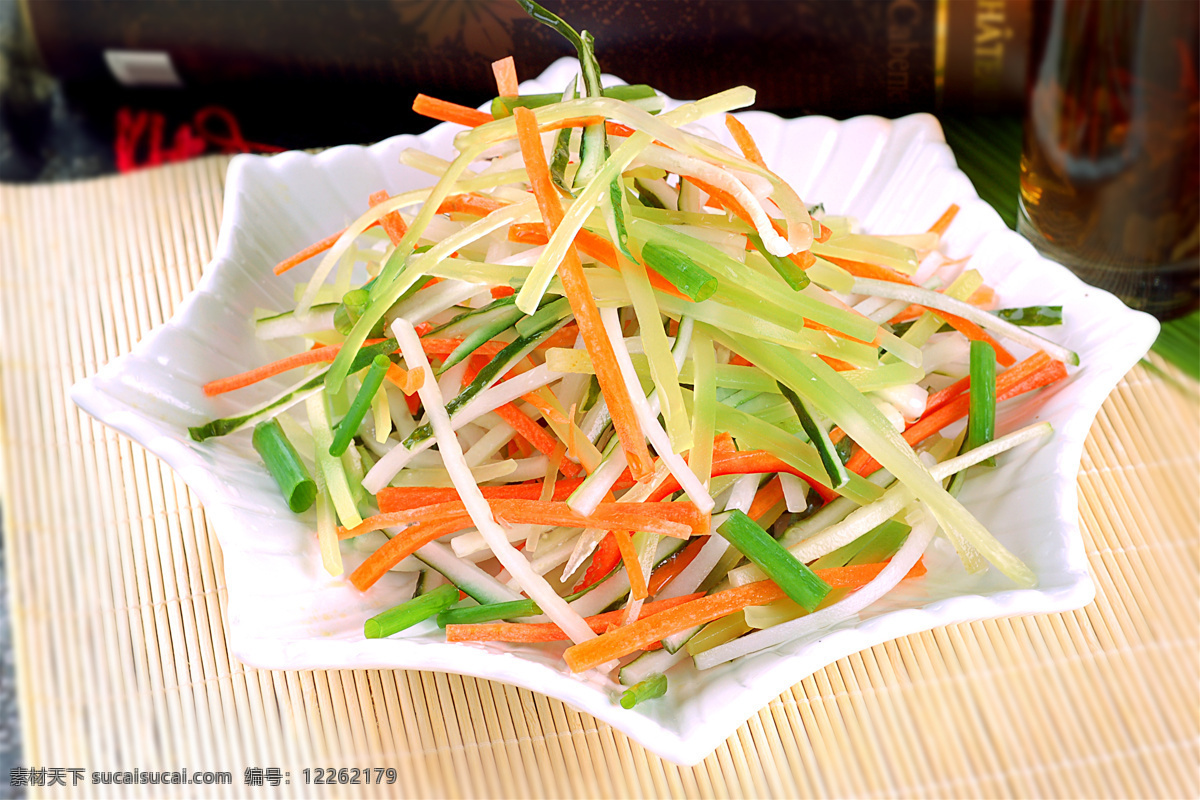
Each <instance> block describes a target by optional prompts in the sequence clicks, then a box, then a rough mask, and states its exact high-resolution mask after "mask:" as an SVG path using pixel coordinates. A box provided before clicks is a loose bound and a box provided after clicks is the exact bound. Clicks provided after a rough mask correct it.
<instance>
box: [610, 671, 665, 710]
mask: <svg viewBox="0 0 1200 800" xmlns="http://www.w3.org/2000/svg"><path fill="white" fill-rule="evenodd" d="M666 693H667V676H666V675H663V674H662V673H661V672H659V673H657V674H655V675H651V676H650V677H649V678H646V680H644V681H638V682H637V683H635V684H634V685H633V686H630V687H629V688H628V689H626V690H625V691H624V692H622V693H621V699H620V701H619V702H620V703H621V708H633V707H634V706H636V705H637V704H638V703H644V702H646V701H647V700H653V699H654V698H656V697H662V696H663V695H664V694H666Z"/></svg>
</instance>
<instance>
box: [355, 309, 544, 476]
mask: <svg viewBox="0 0 1200 800" xmlns="http://www.w3.org/2000/svg"><path fill="white" fill-rule="evenodd" d="M397 321H399V320H397ZM422 355H424V352H422ZM561 377H562V373H561V372H554V371H553V370H551V369H549V368H548V367H546V365H545V364H542V365H541V366H537V367H534V368H533V369H531V370H529V371H528V372H523V373H521V374H520V375H517V376H516V377H513V378H509V379H508V380H506V381H503V382H502V383H499V384H497V385H495V386H493V387H492V388H490V389H486V390H484V391H482V392H480V393H479V394H478V395H476V397H475V399H474V400H472V401H471V402H469V403H467V404H466V405H465V406H463V407H462V408H461V409H460V410H459V412H458V413H457V414H455V415H454V417H453V419H452V420H451V421H452V423H453V425H454V427H455V428H461V427H462V426H463V425H466V424H467V423H468V422H474V421H475V420H477V419H479V418H480V417H482V416H483V415H484V414H487V413H488V412H490V411H495V410H496V409H497V408H499V407H500V406H502V405H504V404H505V403H511V402H512V401H514V400H516V399H517V398H518V397H520V396H521V395H523V394H527V393H529V392H532V391H533V390H534V389H540V388H542V387H543V386H545V385H546V384H548V383H552V382H554V381H556V380H558V379H559V378H561ZM439 394H441V393H440V392H439ZM397 427H399V426H397ZM433 445H434V440H433V437H432V436H431V437H428V438H426V439H423V440H422V441H420V442H418V443H417V444H416V446H415V447H413V449H411V450H409V449H408V448H406V447H405V446H404V445H403V444H398V445H396V446H395V447H393V448H392V449H391V450H389V451H388V452H387V455H385V456H384V457H383V458H381V459H379V460H378V461H377V462H375V466H373V467H371V469H370V471H369V472H367V474H366V476H365V477H364V478H363V488H364V489H366V490H367V492H369V493H370V494H376V493H378V492H379V490H380V489H382V488H383V487H384V486H387V485H388V481H390V480H391V479H392V478H394V477H395V476H396V474H397V473H398V472H400V470H402V469H404V467H405V466H407V464H408V463H409V461H411V460H412V458H413V456H415V455H416V454H417V453H423V452H425V451H426V450H428V449H429V448H430V447H432V446H433Z"/></svg>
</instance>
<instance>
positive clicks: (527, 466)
mask: <svg viewBox="0 0 1200 800" xmlns="http://www.w3.org/2000/svg"><path fill="white" fill-rule="evenodd" d="M513 464H514V468H513V471H512V473H511V474H510V475H506V476H505V479H506V481H507V482H508V483H520V482H524V481H531V480H533V479H535V478H542V477H545V475H546V469H547V467H548V466H549V465H550V459H548V458H546V456H532V457H530V458H518V459H517V460H516V461H514V462H513Z"/></svg>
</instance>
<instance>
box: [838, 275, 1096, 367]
mask: <svg viewBox="0 0 1200 800" xmlns="http://www.w3.org/2000/svg"><path fill="white" fill-rule="evenodd" d="M854 291H855V293H857V294H870V295H875V296H876V297H890V298H892V299H893V300H905V301H907V302H909V303H916V304H917V305H921V306H925V307H926V308H934V309H937V310H939V311H948V312H950V313H951V314H957V315H958V316H960V317H962V318H963V319H966V320H969V321H971V322H974V323H975V324H976V325H978V326H979V327H981V328H983V329H984V330H987V331H991V332H993V333H996V334H999V335H1000V336H1003V337H1004V338H1006V339H1010V340H1012V341H1014V342H1017V343H1018V344H1023V345H1025V346H1026V347H1029V348H1032V349H1034V350H1045V351H1046V354H1047V355H1049V356H1050V357H1051V358H1057V359H1058V360H1059V361H1062V362H1064V363H1067V364H1071V365H1073V366H1078V364H1079V355H1078V354H1077V353H1075V352H1074V351H1072V350H1068V349H1067V348H1065V347H1063V346H1062V345H1059V344H1055V343H1054V342H1052V341H1050V340H1049V339H1043V338H1042V337H1041V336H1038V335H1037V334H1036V333H1033V332H1031V331H1030V330H1029V329H1028V328H1022V327H1021V326H1020V325H1014V324H1012V323H1011V322H1008V321H1006V320H1003V319H1000V318H999V317H997V316H996V315H995V314H989V313H988V312H986V311H984V310H982V309H980V308H977V307H975V306H973V305H971V304H970V303H964V302H963V301H961V300H955V299H954V298H953V297H947V296H946V295H944V294H942V293H940V292H931V291H929V290H928V289H922V288H921V287H919V286H906V285H904V284H901V283H892V282H891V281H877V280H874V279H872V278H855V279H854Z"/></svg>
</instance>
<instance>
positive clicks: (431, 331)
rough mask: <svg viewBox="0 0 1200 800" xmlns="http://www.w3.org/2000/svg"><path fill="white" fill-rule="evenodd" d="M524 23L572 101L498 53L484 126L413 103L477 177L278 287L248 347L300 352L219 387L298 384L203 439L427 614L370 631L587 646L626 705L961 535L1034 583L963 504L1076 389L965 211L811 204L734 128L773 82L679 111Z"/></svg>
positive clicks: (368, 574)
mask: <svg viewBox="0 0 1200 800" xmlns="http://www.w3.org/2000/svg"><path fill="white" fill-rule="evenodd" d="M526 5H527V7H528V8H529V10H530V11H531V13H533V14H534V15H535V16H536V17H537V18H538V19H539V20H541V21H543V22H546V23H547V24H550V25H552V26H553V27H555V28H557V29H558V30H560V31H561V32H563V33H564V35H566V36H567V37H568V38H569V39H571V41H572V42H573V43H574V44H575V45H576V47H577V49H578V50H579V55H580V60H581V65H582V74H581V76H580V78H579V79H578V80H573V81H572V82H571V85H569V86H566V87H564V90H563V92H562V94H561V96H558V95H554V96H546V95H535V96H521V95H520V94H519V92H518V89H517V79H516V71H515V67H514V64H513V61H512V59H505V60H504V61H502V62H497V64H496V65H494V71H495V74H496V80H497V86H498V89H499V92H498V96H497V98H496V100H495V101H494V102H493V103H492V104H491V113H487V112H481V111H476V110H474V109H469V108H464V107H461V106H457V105H454V104H451V103H446V102H443V101H440V100H436V99H432V98H428V97H425V96H419V97H418V98H417V100H416V102H415V103H414V109H415V110H417V111H418V112H420V113H422V114H426V115H428V116H431V117H433V118H435V119H439V120H443V121H447V122H451V123H455V124H459V125H462V126H465V129H464V130H462V132H460V133H459V134H458V135H457V137H456V139H455V147H456V149H457V155H456V157H454V158H453V160H451V161H445V160H442V159H440V158H437V157H435V156H432V155H429V154H427V153H424V152H420V151H416V150H410V151H408V152H406V153H405V154H404V155H403V156H402V158H401V160H402V162H403V163H404V164H406V165H408V166H410V167H414V168H416V169H419V170H424V171H426V172H428V173H430V174H432V175H434V176H436V177H437V182H436V183H435V184H434V185H433V186H432V187H430V188H426V189H420V190H415V191H408V192H404V193H401V194H397V195H389V194H388V193H387V192H386V191H380V192H379V193H377V194H374V195H371V196H370V197H369V198H363V205H364V213H363V214H362V216H361V217H359V218H358V219H357V220H355V221H354V222H353V223H352V224H351V225H350V226H349V227H348V228H346V229H345V230H343V231H340V232H335V233H332V234H329V232H328V231H315V232H314V234H315V235H319V236H325V238H324V239H322V240H321V241H319V242H317V243H316V244H314V245H312V246H311V247H308V248H305V249H304V250H302V251H301V252H299V253H297V254H295V255H294V256H292V257H290V258H287V259H285V260H284V261H282V262H280V263H279V264H278V265H276V266H275V268H274V272H275V273H276V274H277V275H279V274H283V273H287V274H288V278H286V279H284V278H268V279H271V280H288V279H295V277H296V275H297V274H300V273H303V277H302V278H301V279H300V280H299V282H297V283H296V291H295V298H296V303H295V306H294V307H293V308H291V309H286V310H279V309H274V310H270V311H263V312H262V313H260V315H259V317H258V319H256V321H255V326H256V331H257V334H258V336H260V337H262V338H264V339H278V340H282V341H284V342H287V343H293V342H294V343H297V344H298V346H297V350H296V353H295V355H292V356H289V357H287V358H284V359H282V360H280V361H277V362H274V363H271V364H267V365H264V366H262V367H259V368H257V369H255V370H252V371H250V372H247V373H245V374H241V375H234V376H231V377H226V378H222V379H219V380H214V381H212V382H211V383H209V384H208V385H207V386H206V387H205V391H206V392H207V393H208V394H210V395H220V394H225V393H228V392H235V391H237V390H240V389H242V388H244V387H247V386H251V385H255V384H259V383H260V382H261V381H264V380H266V379H268V378H272V377H274V376H278V375H284V374H285V373H286V375H287V376H288V377H289V378H292V379H294V383H293V384H292V385H291V386H289V387H288V388H287V389H285V390H283V391H278V392H277V393H276V394H275V395H274V396H272V397H271V398H270V399H268V400H267V401H265V402H263V403H261V404H259V405H257V406H255V407H253V408H249V409H245V410H243V411H241V412H240V413H238V414H236V415H234V416H230V417H225V418H222V419H217V420H214V421H212V422H210V423H208V424H206V425H203V426H198V427H196V428H193V429H192V430H191V433H192V436H193V438H195V439H197V440H204V439H207V438H211V437H214V436H223V435H227V434H232V433H235V432H237V431H242V430H251V429H252V430H253V442H254V446H255V448H256V449H257V450H258V452H259V453H260V454H261V456H262V458H263V461H264V462H265V464H266V466H267V468H268V469H269V470H270V472H271V474H272V475H273V476H274V477H275V478H276V480H277V481H278V483H279V486H280V488H281V490H282V492H283V494H284V496H285V499H286V500H287V502H288V504H289V506H290V507H291V508H292V510H293V511H296V512H299V513H308V511H309V509H315V526H316V536H317V538H318V540H319V542H320V552H321V557H322V559H323V561H324V565H325V568H326V569H327V570H328V571H329V573H330V574H332V575H341V574H343V570H344V567H343V558H344V557H345V558H346V560H347V561H352V562H353V565H352V566H353V568H352V569H351V570H350V571H349V573H348V574H347V576H346V579H347V580H349V581H350V582H351V583H352V584H353V585H354V586H355V587H357V589H358V590H360V591H363V592H368V593H369V592H371V591H372V588H373V587H375V586H376V584H377V583H379V582H380V581H385V582H387V583H388V584H389V587H390V590H389V597H392V596H395V595H396V594H397V593H404V594H405V595H407V596H410V597H411V598H412V599H411V600H409V601H408V602H405V603H403V604H402V605H400V606H397V607H396V608H392V609H389V610H387V611H385V612H384V613H382V614H380V615H378V616H377V617H373V618H372V619H370V620H366V621H365V626H364V632H365V635H367V636H389V635H394V634H396V633H398V632H400V631H402V630H405V629H407V628H410V627H412V626H414V625H416V624H417V623H420V622H423V621H426V620H436V623H437V624H439V625H441V626H442V627H443V628H444V629H445V635H446V638H447V640H449V641H455V642H494V641H502V642H522V643H530V645H529V646H533V647H546V646H547V645H545V644H543V643H545V642H557V641H564V642H569V643H570V644H569V646H568V647H567V648H566V650H565V652H564V653H563V657H564V659H565V662H566V665H567V666H568V667H569V668H570V669H571V670H573V671H576V672H578V671H583V670H590V669H599V670H605V671H610V670H614V669H619V670H620V671H619V673H618V677H619V680H620V681H621V683H623V684H627V685H629V686H630V687H632V688H630V689H629V691H627V692H626V693H625V696H623V697H622V700H621V702H622V704H623V705H626V706H629V705H632V704H633V703H636V702H639V701H644V700H647V699H649V698H652V697H656V696H658V695H661V694H662V693H663V692H664V691H665V690H666V680H665V679H664V678H663V677H662V676H663V673H665V672H666V671H667V670H669V669H670V668H671V667H673V666H674V665H676V664H678V663H681V662H683V661H687V660H691V661H693V662H694V664H695V666H696V667H699V668H701V669H705V668H709V667H712V666H715V665H717V664H720V663H723V662H725V661H728V660H730V659H734V658H738V657H741V656H744V655H747V654H750V653H754V652H757V651H759V650H762V649H764V648H767V647H771V646H773V645H776V644H778V643H780V642H783V641H787V640H790V639H795V638H799V637H804V636H809V635H811V634H812V633H814V632H819V631H821V630H824V629H827V628H829V627H830V626H833V625H836V624H838V623H839V622H841V621H844V620H847V619H852V618H854V617H856V615H857V614H858V613H859V612H860V611H861V610H862V609H864V608H865V607H867V606H868V605H869V604H870V603H872V602H874V601H875V600H877V599H878V598H879V597H881V596H882V595H883V594H885V593H886V592H888V591H889V590H891V589H892V588H893V587H895V586H896V585H897V584H898V583H899V582H900V581H902V580H905V579H919V577H920V576H921V575H922V574H924V571H925V567H924V565H923V561H922V554H923V553H924V552H925V550H926V548H927V547H928V546H929V545H930V542H931V540H932V539H933V538H934V536H935V534H938V532H939V531H940V532H941V535H944V536H945V537H946V538H947V539H948V541H949V542H950V543H951V544H952V545H953V547H954V548H955V550H956V551H957V553H958V555H959V556H960V558H961V559H962V562H963V564H964V565H965V568H966V569H968V570H970V571H978V570H982V569H986V568H988V567H989V565H990V566H991V567H992V568H995V569H998V570H1000V571H1001V572H1002V573H1003V574H1004V575H1006V576H1008V578H1010V579H1011V580H1012V581H1013V583H1014V584H1015V585H1019V586H1030V585H1032V584H1033V583H1034V576H1033V574H1032V572H1031V571H1030V570H1029V569H1028V567H1026V565H1025V564H1023V563H1022V562H1021V561H1020V560H1019V559H1018V558H1017V557H1016V556H1014V555H1013V554H1012V553H1011V552H1009V550H1008V549H1006V547H1005V546H1004V544H1003V543H1002V542H1000V541H997V540H996V538H995V537H993V536H992V535H991V534H990V533H989V532H988V531H987V530H986V529H985V528H984V527H983V526H982V525H981V524H980V523H979V522H978V520H976V519H975V518H974V517H973V516H972V515H971V513H970V512H969V511H968V510H967V509H966V508H964V507H963V505H962V504H961V503H960V502H959V501H958V500H957V494H958V491H959V488H960V486H961V485H962V481H963V478H964V476H965V475H966V474H967V470H968V469H973V470H976V471H977V470H983V469H987V468H988V465H989V464H993V463H994V459H995V456H996V455H998V454H1000V453H1002V452H1004V451H1006V450H1008V449H1010V448H1012V447H1014V446H1016V445H1018V444H1021V443H1023V442H1026V441H1030V440H1034V439H1037V438H1039V437H1043V436H1045V435H1046V434H1047V433H1048V426H1047V425H1044V424H1043V425H1035V426H1031V427H1028V428H1024V429H1021V430H1017V431H1013V432H998V431H997V430H996V406H997V403H1000V402H1004V401H1006V400H1008V399H1010V398H1013V397H1016V396H1018V395H1021V394H1024V393H1027V392H1030V391H1033V390H1036V389H1038V388H1040V387H1044V386H1046V385H1048V384H1051V383H1054V382H1056V381H1058V380H1061V379H1063V378H1064V377H1066V375H1067V370H1066V365H1067V364H1076V363H1077V361H1078V360H1077V358H1076V357H1075V355H1074V354H1073V353H1071V352H1070V351H1068V350H1066V349H1065V348H1062V347H1060V346H1058V345H1056V344H1054V343H1052V342H1050V341H1048V340H1046V339H1044V338H1042V337H1041V336H1039V335H1037V333H1035V332H1034V331H1033V330H1032V329H1031V328H1033V327H1035V326H1041V325H1054V324H1058V323H1059V322H1061V308H1058V307H1052V306H1042V307H1033V308H1021V309H998V310H997V309H996V305H997V298H996V294H995V292H994V291H992V289H990V288H989V287H988V286H987V285H986V284H985V283H984V282H983V278H982V277H981V275H980V274H979V272H977V271H976V270H974V269H972V268H971V263H970V260H969V259H953V260H952V259H949V258H947V257H946V256H945V255H943V253H942V252H941V250H940V247H941V242H942V238H943V235H944V234H945V233H946V232H947V230H948V229H949V228H950V227H951V226H952V225H953V223H954V219H955V215H956V213H957V211H958V209H957V208H956V207H951V208H949V209H948V210H945V213H942V214H941V216H940V217H937V219H936V221H933V222H932V224H931V226H930V227H929V228H928V229H927V230H924V231H909V232H906V233H905V234H904V235H867V234H864V233H862V232H860V231H859V230H858V226H857V223H856V221H855V220H854V219H851V218H848V217H844V216H836V215H831V214H827V213H825V211H824V210H823V208H822V207H821V206H819V205H818V206H808V205H806V203H805V201H804V200H802V199H801V198H800V197H799V196H798V195H797V193H796V192H795V191H794V190H793V189H792V188H791V187H790V186H788V184H787V183H785V182H784V181H783V180H782V179H781V178H780V177H779V176H778V174H777V173H776V172H774V171H773V169H772V168H773V167H774V166H777V165H772V164H769V163H765V162H764V160H763V158H762V156H761V155H760V151H759V149H758V148H757V147H756V145H755V143H754V141H753V139H752V138H751V135H750V133H749V132H748V131H747V130H746V128H745V127H744V126H743V125H742V124H741V123H740V122H739V121H738V119H737V118H736V117H734V116H731V115H730V114H729V112H731V111H733V110H735V109H739V108H744V107H746V106H748V105H750V104H751V103H752V102H753V100H754V93H753V91H751V90H750V89H747V88H744V87H741V88H735V89H731V90H729V91H725V92H722V93H720V94H717V95H714V96H712V97H708V98H705V99H703V100H700V101H697V102H694V103H687V104H684V105H682V106H679V107H677V108H674V109H673V110H670V111H665V110H663V103H662V100H661V98H660V96H659V95H658V94H656V93H655V92H654V91H653V90H652V89H650V88H649V87H644V86H642V87H638V86H633V87H616V88H609V89H604V88H602V87H601V85H600V80H599V75H600V71H599V66H598V64H597V63H596V59H595V56H594V54H593V52H592V46H591V45H592V43H591V38H590V37H589V36H588V35H587V34H586V33H584V34H582V35H580V34H576V33H575V32H574V31H573V30H572V29H570V28H569V27H568V26H567V25H566V23H564V22H563V21H562V20H560V19H558V18H557V17H554V16H553V15H551V14H549V13H548V12H545V11H544V10H542V9H540V8H538V7H537V6H536V5H534V4H532V3H526ZM702 122H703V123H708V124H709V125H710V126H712V125H724V126H726V127H727V129H728V132H729V134H730V135H731V136H732V139H733V141H734V142H736V144H737V148H738V149H737V150H734V149H730V148H727V147H725V146H723V145H722V144H720V143H718V141H717V139H716V138H715V137H714V136H712V135H706V134H705V132H704V131H703V130H702V129H701V128H700V127H698V126H697V125H696V124H695V123H702ZM794 157H796V158H804V154H803V153H797V154H795V156H794ZM818 199H819V198H818ZM941 211H942V209H931V210H930V216H931V217H933V216H934V215H936V214H938V213H940V212H941ZM327 234H328V235H327ZM293 269H295V270H296V271H295V272H292V270H293ZM299 343H303V344H302V345H300V344H299ZM243 405H244V404H243ZM429 628H430V625H429V624H427V625H425V626H424V627H422V628H420V629H419V630H421V631H423V632H427V631H428V630H429ZM550 646H552V647H553V646H555V645H550ZM557 646H558V647H560V649H561V645H557ZM630 657H632V660H630Z"/></svg>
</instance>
